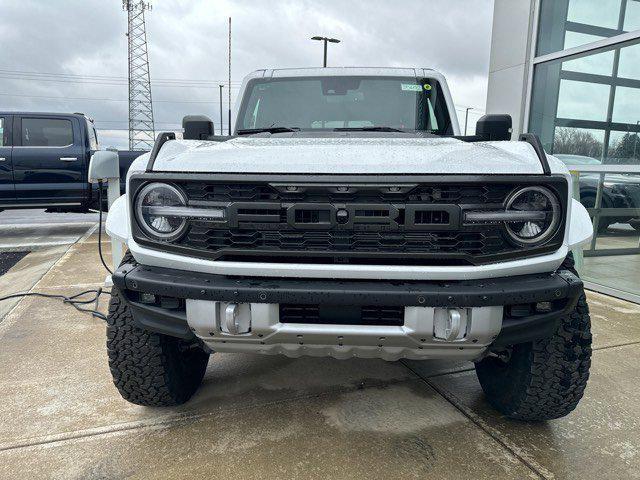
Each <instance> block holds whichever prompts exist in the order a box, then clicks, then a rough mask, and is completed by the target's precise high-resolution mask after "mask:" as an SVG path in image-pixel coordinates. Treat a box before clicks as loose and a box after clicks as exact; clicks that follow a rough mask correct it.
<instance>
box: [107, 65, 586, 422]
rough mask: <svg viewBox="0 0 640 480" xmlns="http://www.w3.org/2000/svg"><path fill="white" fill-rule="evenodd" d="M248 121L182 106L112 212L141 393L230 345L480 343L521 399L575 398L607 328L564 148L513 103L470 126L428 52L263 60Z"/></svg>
mask: <svg viewBox="0 0 640 480" xmlns="http://www.w3.org/2000/svg"><path fill="white" fill-rule="evenodd" d="M236 119H237V120H236V122H235V131H234V135H233V136H229V137H220V136H214V135H212V133H213V132H212V124H211V123H210V121H208V120H207V119H206V117H205V118H202V117H196V118H190V119H189V118H187V121H186V122H185V125H184V126H185V139H184V140H178V139H175V134H172V133H162V134H160V135H159V136H158V140H157V141H156V144H155V145H154V148H153V150H152V151H151V152H150V153H149V154H146V155H144V156H142V157H140V158H138V159H137V160H136V161H135V163H134V164H133V165H132V166H131V168H130V170H129V173H128V177H127V193H126V194H125V195H124V196H122V197H120V198H119V199H118V200H117V201H116V203H115V204H114V205H113V207H112V208H111V210H110V211H109V216H108V220H107V232H108V233H109V235H110V236H111V237H112V238H114V239H116V240H118V241H120V242H124V243H125V244H126V246H127V249H128V253H127V254H126V256H125V258H124V260H123V262H122V264H121V265H120V267H119V268H118V269H117V270H116V271H115V272H114V274H113V276H112V278H113V282H114V288H113V291H112V298H111V302H110V306H109V321H108V327H107V346H108V351H109V364H110V367H111V372H112V374H113V379H114V382H115V385H116V387H117V388H118V390H119V391H120V393H121V394H122V396H123V397H124V398H125V399H127V400H129V401H131V402H134V403H137V404H140V405H150V406H166V405H177V404H180V403H183V402H186V401H187V400H188V399H189V398H190V397H191V396H192V395H193V393H194V392H195V391H196V389H197V388H198V386H199V384H200V383H201V380H202V377H203V375H204V372H205V368H206V366H207V362H208V361H209V356H210V355H211V354H212V353H214V352H252V353H263V354H284V355H288V356H291V357H297V356H301V355H315V356H331V357H335V358H338V359H346V358H351V357H369V358H381V359H385V360H399V359H403V358H405V359H417V360H422V359H451V360H471V361H474V362H475V367H476V372H477V376H478V379H479V381H480V384H481V386H482V388H483V390H484V392H485V394H486V396H487V399H488V401H489V402H490V403H491V404H492V405H493V406H494V407H495V408H496V409H498V410H499V411H500V412H502V413H503V414H505V415H507V416H510V417H512V418H516V419H524V420H543V419H552V418H557V417H561V416H563V415H566V414H567V413H569V412H570V411H571V410H573V409H574V408H575V406H576V405H577V403H578V401H579V400H580V398H581V397H582V394H583V392H584V388H585V385H586V382H587V378H588V376H589V366H590V358H591V334H590V320H589V312H588V307H587V304H586V301H585V295H584V292H583V285H582V282H581V280H580V279H579V278H578V275H577V273H576V270H575V267H574V262H573V257H572V254H571V251H572V249H575V248H577V247H579V246H580V245H581V244H582V243H584V242H586V241H588V240H589V238H590V237H591V235H592V227H591V222H590V219H589V215H588V213H587V211H586V210H585V209H584V207H583V206H582V205H581V204H580V203H579V202H577V201H575V200H573V199H572V182H571V178H570V175H569V173H568V171H567V169H566V167H565V166H564V165H563V163H562V162H560V161H559V160H557V159H555V158H554V157H552V156H548V155H546V154H545V152H544V150H543V149H542V147H541V145H540V142H539V140H538V139H537V137H535V136H534V135H523V136H521V137H520V138H519V139H517V140H516V141H509V140H510V138H511V119H510V117H509V116H507V115H487V116H485V117H483V118H482V119H481V121H480V122H479V123H478V126H477V132H476V135H473V136H467V137H465V136H461V135H460V128H459V126H458V121H457V118H456V114H455V108H454V105H453V101H452V99H451V95H450V93H449V90H448V87H447V84H446V82H445V79H444V78H443V76H442V75H441V74H439V73H437V72H435V71H433V70H429V69H422V68H416V69H390V68H389V69H387V68H383V69H369V68H322V69H293V70H260V71H257V72H254V73H252V74H250V75H249V76H247V77H246V78H245V80H244V82H243V85H242V90H241V92H240V96H239V101H238V104H237V106H236Z"/></svg>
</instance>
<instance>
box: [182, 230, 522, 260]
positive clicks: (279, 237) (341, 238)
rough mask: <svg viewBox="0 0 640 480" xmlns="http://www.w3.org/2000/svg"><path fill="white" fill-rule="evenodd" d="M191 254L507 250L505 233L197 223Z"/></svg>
mask: <svg viewBox="0 0 640 480" xmlns="http://www.w3.org/2000/svg"><path fill="white" fill-rule="evenodd" d="M180 244H182V245H187V246H189V247H190V248H195V249H198V250H202V251H208V252H216V251H220V250H223V249H228V250H251V251H255V252H262V253H277V252H281V251H293V252H309V253H315V254H318V253H326V254H331V253H334V252H348V253H367V252H370V253H396V254H420V253H430V254H459V255H469V256H478V255H492V254H496V253H500V252H501V251H503V250H504V249H505V248H510V247H509V245H508V244H506V242H505V240H504V238H503V235H502V232H501V229H500V228H497V227H490V228H484V229H482V230H481V231H479V230H478V229H477V227H476V230H475V231H471V230H470V231H458V232H456V231H444V232H438V231H433V232H431V231H429V232H367V231H355V232H354V231H321V230H315V231H314V230H310V231H288V230H253V229H251V230H250V229H235V230H220V229H216V228H211V225H210V224H206V223H204V222H202V223H200V222H199V223H194V224H193V225H192V227H191V229H190V230H189V232H188V233H187V235H186V236H185V237H184V238H183V239H182V241H181V242H180Z"/></svg>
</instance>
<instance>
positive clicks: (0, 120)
mask: <svg viewBox="0 0 640 480" xmlns="http://www.w3.org/2000/svg"><path fill="white" fill-rule="evenodd" d="M4 142H5V140H4V117H0V147H4Z"/></svg>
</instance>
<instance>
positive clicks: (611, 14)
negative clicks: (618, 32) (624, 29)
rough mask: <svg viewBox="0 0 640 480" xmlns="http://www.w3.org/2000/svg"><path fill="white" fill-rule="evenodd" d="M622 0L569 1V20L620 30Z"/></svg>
mask: <svg viewBox="0 0 640 480" xmlns="http://www.w3.org/2000/svg"><path fill="white" fill-rule="evenodd" d="M620 2H621V0H569V9H568V12H567V20H569V21H570V22H576V23H584V24H585V25H593V26H596V27H605V28H618V20H619V19H620Z"/></svg>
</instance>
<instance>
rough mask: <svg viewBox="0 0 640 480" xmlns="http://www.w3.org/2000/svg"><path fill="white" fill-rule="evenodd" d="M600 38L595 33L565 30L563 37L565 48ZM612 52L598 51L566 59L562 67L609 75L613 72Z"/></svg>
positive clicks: (569, 69)
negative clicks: (594, 53) (585, 55)
mask: <svg viewBox="0 0 640 480" xmlns="http://www.w3.org/2000/svg"><path fill="white" fill-rule="evenodd" d="M600 39H602V37H598V36H595V35H587V34H585V33H578V32H567V35H566V37H565V49H566V48H573V47H576V46H579V45H584V44H585V43H591V42H595V41H598V40H600ZM613 57H614V52H613V51H610V52H604V53H598V54H596V55H589V56H587V57H582V58H577V59H575V60H568V61H566V62H564V63H563V64H562V69H563V70H567V71H571V72H583V73H593V74H597V75H611V74H612V72H613Z"/></svg>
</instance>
